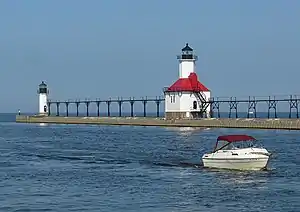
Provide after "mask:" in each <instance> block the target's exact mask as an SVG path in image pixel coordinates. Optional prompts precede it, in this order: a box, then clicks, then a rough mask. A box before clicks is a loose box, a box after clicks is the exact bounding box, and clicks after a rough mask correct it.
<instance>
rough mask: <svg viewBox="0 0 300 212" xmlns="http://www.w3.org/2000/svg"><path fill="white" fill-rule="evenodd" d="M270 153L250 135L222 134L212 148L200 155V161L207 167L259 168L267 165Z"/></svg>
mask: <svg viewBox="0 0 300 212" xmlns="http://www.w3.org/2000/svg"><path fill="white" fill-rule="evenodd" d="M270 155H271V154H270V153H269V152H268V151H267V150H266V149H265V148H263V147H259V146H258V145H257V140H256V139H255V138H254V137H252V136H249V135H223V136H219V137H218V138H217V142H216V145H215V148H214V150H213V151H212V152H211V153H207V154H204V155H203V156H202V161H203V166H204V167H208V168H220V169H237V170H261V169H265V168H266V167H267V165H268V162H269V158H270Z"/></svg>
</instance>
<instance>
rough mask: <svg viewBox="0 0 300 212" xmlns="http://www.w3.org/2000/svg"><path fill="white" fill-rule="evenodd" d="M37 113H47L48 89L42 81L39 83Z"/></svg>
mask: <svg viewBox="0 0 300 212" xmlns="http://www.w3.org/2000/svg"><path fill="white" fill-rule="evenodd" d="M37 92H38V94H39V115H48V103H47V102H48V94H49V90H48V88H47V85H46V84H45V82H44V81H42V83H41V84H40V85H39V89H38V91H37Z"/></svg>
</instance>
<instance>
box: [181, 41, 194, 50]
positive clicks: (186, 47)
mask: <svg viewBox="0 0 300 212" xmlns="http://www.w3.org/2000/svg"><path fill="white" fill-rule="evenodd" d="M181 51H183V52H185V51H193V49H192V48H191V47H190V46H189V44H188V43H186V45H185V47H184V48H182V49H181Z"/></svg>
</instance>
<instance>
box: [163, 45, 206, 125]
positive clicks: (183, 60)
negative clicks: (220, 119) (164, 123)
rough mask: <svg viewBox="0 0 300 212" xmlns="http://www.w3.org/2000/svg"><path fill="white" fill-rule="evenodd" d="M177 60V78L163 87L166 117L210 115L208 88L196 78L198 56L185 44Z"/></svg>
mask: <svg viewBox="0 0 300 212" xmlns="http://www.w3.org/2000/svg"><path fill="white" fill-rule="evenodd" d="M177 59H178V60H179V79H178V80H177V81H176V82H175V83H174V84H173V85H171V86H170V87H167V88H165V89H164V95H165V117H166V119H182V118H201V117H210V111H211V106H210V103H209V99H210V96H211V94H210V90H209V89H208V88H207V87H205V86H204V85H203V84H202V83H201V82H199V80H198V76H197V74H196V61H197V59H198V57H197V56H196V55H195V54H194V52H193V49H192V48H191V47H190V46H189V45H188V44H186V46H185V47H184V48H183V49H182V52H181V55H178V56H177Z"/></svg>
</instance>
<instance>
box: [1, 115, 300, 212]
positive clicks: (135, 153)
mask: <svg viewBox="0 0 300 212" xmlns="http://www.w3.org/2000/svg"><path fill="white" fill-rule="evenodd" d="M0 121H1V122H0V151H1V152H0V153H1V154H0V183H1V184H0V186H1V189H0V211H97V212H98V211H114V212H121V211H122V212H124V211H145V212H146V211H147V212H148V211H149V212H150V211H151V212H152V211H153V212H154V211H155V212H157V211H160V212H167V211H168V212H169V211H170V212H171V211H180V212H182V211H285V212H287V211H299V210H300V209H299V208H300V201H299V200H300V154H299V151H300V145H299V143H300V132H299V131H280V130H247V129H239V130H237V129H190V128H163V127H130V126H92V125H45V126H41V125H39V124H17V123H14V115H13V114H8V115H3V114H2V115H1V116H0ZM229 133H246V134H250V135H253V136H255V137H257V138H258V139H260V140H262V142H263V144H264V146H265V147H266V148H267V149H268V150H269V151H271V152H272V153H273V154H274V155H273V157H272V159H271V161H270V165H269V170H267V171H254V172H239V171H216V170H214V171H213V170H209V169H204V168H202V165H201V160H200V159H201V156H202V154H203V153H205V152H207V151H210V150H211V148H212V147H213V145H214V142H215V139H216V137H217V136H218V135H221V134H229Z"/></svg>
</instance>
